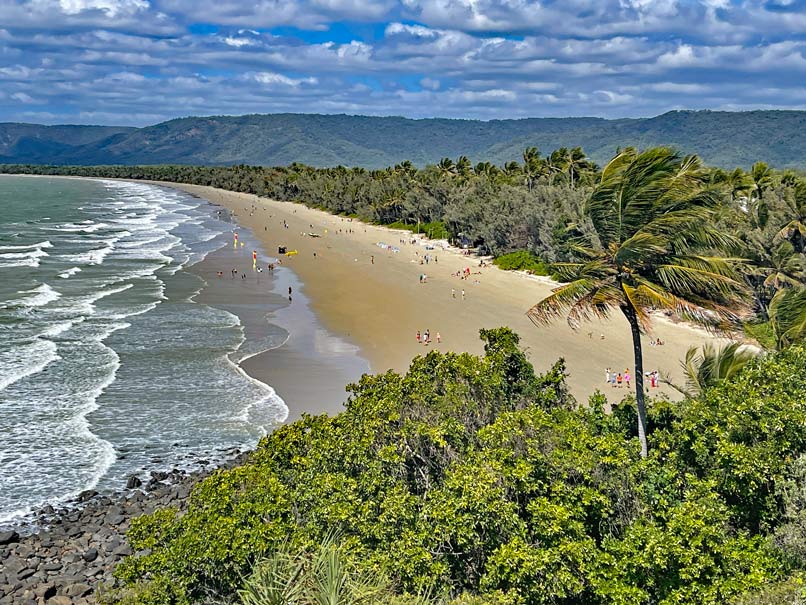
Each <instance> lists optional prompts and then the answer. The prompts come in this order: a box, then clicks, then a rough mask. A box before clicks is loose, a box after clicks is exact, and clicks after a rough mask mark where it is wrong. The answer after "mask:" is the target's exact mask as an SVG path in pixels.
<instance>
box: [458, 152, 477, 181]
mask: <svg viewBox="0 0 806 605" xmlns="http://www.w3.org/2000/svg"><path fill="white" fill-rule="evenodd" d="M472 171H473V164H471V163H470V158H468V157H467V156H466V155H462V156H459V159H457V160H456V174H458V175H459V176H462V177H469V176H470V173H471V172H472Z"/></svg>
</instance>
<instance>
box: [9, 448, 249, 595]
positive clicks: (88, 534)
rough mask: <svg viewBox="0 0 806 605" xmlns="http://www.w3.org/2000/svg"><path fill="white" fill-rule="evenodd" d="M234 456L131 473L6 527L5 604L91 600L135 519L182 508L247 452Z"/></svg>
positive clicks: (108, 578) (124, 548)
mask: <svg viewBox="0 0 806 605" xmlns="http://www.w3.org/2000/svg"><path fill="white" fill-rule="evenodd" d="M228 454H229V459H228V460H227V461H226V462H224V463H222V464H219V465H217V466H214V467H208V466H207V465H209V464H210V462H209V461H208V460H198V461H197V464H198V465H199V466H201V467H202V470H199V471H195V472H188V471H186V470H180V469H171V470H168V471H151V473H150V475H148V476H145V477H144V476H136V475H133V476H132V477H130V478H129V480H128V483H127V485H126V489H125V490H124V491H121V492H118V493H115V494H99V493H98V492H95V491H86V492H83V493H81V494H79V496H78V497H77V498H76V499H75V500H74V501H72V502H68V503H65V507H64V508H59V509H54V508H53V507H52V506H46V507H44V508H43V509H41V510H40V511H38V512H37V513H36V515H35V517H34V518H33V519H31V520H30V524H29V525H26V526H25V527H21V528H19V529H10V530H8V531H0V604H2V605H5V604H7V603H8V604H12V603H13V604H14V605H87V604H90V603H95V595H96V593H97V591H98V589H99V588H101V587H113V586H115V585H116V580H115V578H114V576H113V572H114V569H115V566H116V565H117V563H119V562H120V561H121V559H123V558H124V557H126V556H129V555H131V554H134V553H133V552H132V549H131V547H130V546H129V544H128V542H127V541H126V535H125V534H126V531H127V530H128V529H129V525H130V523H131V520H132V519H133V518H135V517H138V516H140V515H142V514H147V513H151V512H153V511H154V510H156V509H158V508H162V507H165V506H173V507H176V508H178V509H179V510H180V511H181V510H185V508H186V507H187V504H188V499H189V496H190V492H191V489H192V488H193V485H194V484H195V483H196V482H198V481H199V480H201V479H203V478H204V477H207V476H208V475H210V473H212V472H213V471H214V470H215V469H217V468H232V467H234V466H237V465H238V464H241V463H242V462H243V460H244V459H245V457H246V456H247V455H248V454H247V453H241V452H240V451H239V450H230V451H229V452H228Z"/></svg>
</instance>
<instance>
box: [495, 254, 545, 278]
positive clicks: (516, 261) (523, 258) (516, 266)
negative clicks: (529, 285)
mask: <svg viewBox="0 0 806 605" xmlns="http://www.w3.org/2000/svg"><path fill="white" fill-rule="evenodd" d="M493 263H494V264H495V265H496V266H498V267H500V268H501V269H504V270H507V271H527V272H528V273H531V274H533V275H551V271H550V270H549V266H548V265H547V264H546V263H544V262H543V261H542V260H540V258H539V257H538V256H537V255H536V254H533V253H532V252H529V251H528V250H518V251H517V252H510V253H509V254H504V255H502V256H499V257H498V258H496V259H495V260H493Z"/></svg>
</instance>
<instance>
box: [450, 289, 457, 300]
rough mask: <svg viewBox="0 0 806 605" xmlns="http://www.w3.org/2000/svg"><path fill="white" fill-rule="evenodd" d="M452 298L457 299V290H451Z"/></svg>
mask: <svg viewBox="0 0 806 605" xmlns="http://www.w3.org/2000/svg"><path fill="white" fill-rule="evenodd" d="M451 298H456V288H451Z"/></svg>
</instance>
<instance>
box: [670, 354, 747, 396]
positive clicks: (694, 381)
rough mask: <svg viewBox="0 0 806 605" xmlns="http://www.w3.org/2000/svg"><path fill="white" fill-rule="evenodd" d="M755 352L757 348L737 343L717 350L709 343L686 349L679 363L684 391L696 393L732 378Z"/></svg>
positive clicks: (691, 393)
mask: <svg viewBox="0 0 806 605" xmlns="http://www.w3.org/2000/svg"><path fill="white" fill-rule="evenodd" d="M758 355H759V352H758V351H756V350H754V349H752V348H750V347H748V346H746V345H743V344H741V343H738V342H732V343H730V344H727V345H725V346H724V347H722V348H721V349H717V348H716V347H715V346H714V345H713V344H710V343H709V344H706V345H703V346H702V347H701V348H698V347H691V348H689V350H688V351H687V352H686V357H685V360H684V361H682V362H681V366H682V368H683V373H684V375H685V376H686V386H687V388H688V394H690V395H697V394H699V393H702V391H704V390H705V389H707V388H709V387H712V386H715V385H717V384H719V383H720V382H722V381H725V380H729V379H731V378H733V377H734V376H735V375H736V374H738V373H739V372H741V371H742V370H743V369H744V367H745V366H746V365H747V364H748V363H750V362H751V361H753V360H754V359H755V358H756V357H758Z"/></svg>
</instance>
